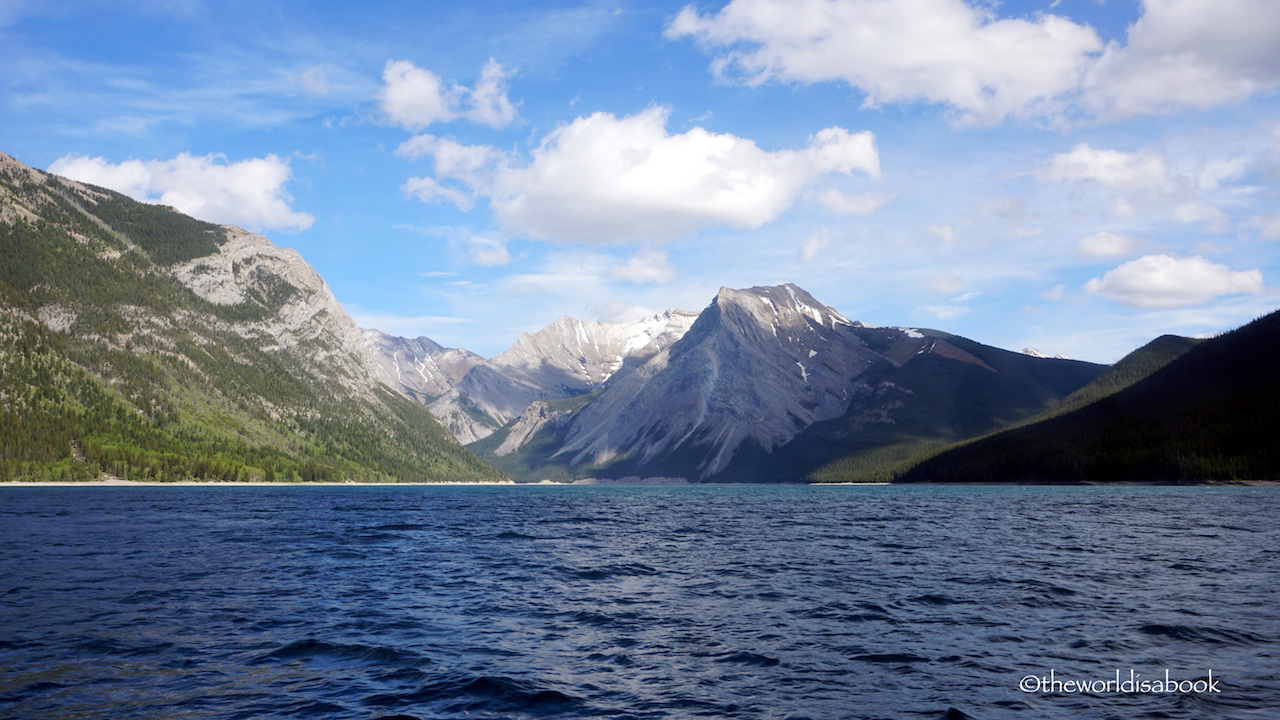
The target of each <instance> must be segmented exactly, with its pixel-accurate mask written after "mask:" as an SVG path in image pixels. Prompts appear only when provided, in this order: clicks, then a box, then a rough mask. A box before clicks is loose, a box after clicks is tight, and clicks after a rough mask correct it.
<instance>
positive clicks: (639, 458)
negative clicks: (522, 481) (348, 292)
mask: <svg viewBox="0 0 1280 720" xmlns="http://www.w3.org/2000/svg"><path fill="white" fill-rule="evenodd" d="M557 334H560V333H557ZM1102 369H1103V368H1102V366H1098V365H1093V364H1090V363H1081V362H1076V361H1070V360H1055V359H1043V358H1034V357H1030V356H1027V355H1023V354H1020V353H1012V352H1007V351H1003V350H998V349H996V348H990V347H987V346H983V345H980V344H978V343H975V342H972V341H970V340H966V339H964V338H959V337H956V336H953V335H948V334H946V333H940V332H937V331H928V330H917V329H908V328H880V327H874V326H871V325H867V324H864V323H860V322H854V321H850V320H849V319H848V318H845V317H844V316H843V315H841V314H840V313H839V312H837V311H836V310H834V309H832V308H830V307H828V306H826V305H824V304H822V303H821V302H819V301H818V300H816V299H815V298H814V297H813V296H811V295H810V294H809V293H807V292H805V291H804V290H803V289H801V288H799V287H796V286H795V285H781V286H776V287H755V288H749V289H746V290H732V289H729V288H723V289H721V290H720V292H719V293H718V294H717V296H716V298H715V299H714V300H713V301H712V303H711V304H710V305H709V306H708V307H707V308H706V309H705V310H703V311H702V312H701V313H700V314H699V315H698V316H697V320H696V321H695V322H694V323H693V324H692V326H691V327H690V328H689V329H688V331H687V332H685V333H684V334H683V335H682V336H681V337H679V339H677V340H675V341H674V342H672V343H671V344H670V345H669V346H667V347H666V348H663V349H660V350H658V351H657V352H656V353H654V354H653V355H652V357H650V358H648V359H647V360H645V361H644V362H642V363H637V364H636V365H635V366H634V367H633V368H632V369H630V370H629V371H628V372H626V373H619V374H617V375H616V376H613V377H609V378H608V380H607V381H605V382H602V383H601V384H600V385H599V387H598V388H597V389H595V390H594V391H592V392H591V393H590V394H589V395H588V394H579V395H577V396H573V395H570V394H568V393H566V394H564V395H562V396H561V397H559V398H553V399H551V401H547V400H546V399H540V400H539V401H536V402H532V403H530V402H528V401H526V400H524V398H521V401H522V402H524V403H525V407H524V408H523V411H522V412H521V414H520V415H519V416H518V417H517V418H516V420H515V422H513V423H510V424H508V425H506V426H504V427H503V428H502V429H501V431H500V432H496V433H493V434H492V436H490V437H487V438H486V439H485V440H484V441H483V442H479V443H474V444H472V445H471V447H472V448H473V449H475V450H476V451H477V452H479V453H480V454H481V455H482V456H484V457H486V458H487V459H490V460H491V461H492V462H494V463H495V464H497V465H499V466H500V467H502V468H504V469H505V470H507V471H508V472H510V473H512V474H515V475H517V476H523V477H526V478H534V477H538V476H555V477H562V478H563V477H581V476H584V475H592V476H597V477H622V476H631V475H639V476H678V477H685V478H688V479H691V480H698V481H783V482H797V481H803V480H805V479H806V477H807V476H808V475H809V473H811V472H813V471H814V470H816V469H817V468H819V467H821V466H823V465H825V464H827V463H831V462H833V461H839V460H840V459H842V458H848V457H850V456H858V455H861V454H865V453H867V452H872V451H876V450H880V449H883V448H885V447H888V446H895V445H900V444H902V443H919V442H922V441H926V442H932V443H934V444H939V445H940V444H945V443H946V442H950V441H953V440H956V439H959V438H963V437H971V436H974V435H978V434H982V433H985V432H990V431H991V430H994V429H996V428H998V427H1002V426H1004V425H1007V424H1009V423H1011V422H1015V421H1018V420H1021V419H1024V418H1026V417H1030V416H1031V415H1034V414H1035V413H1037V412H1040V411H1042V410H1044V409H1046V408H1048V407H1051V406H1053V405H1055V404H1056V403H1057V402H1059V401H1060V400H1061V399H1062V398H1063V397H1064V396H1065V395H1067V394H1068V393H1070V392H1072V391H1074V390H1076V389H1077V388H1079V387H1080V386H1081V385H1083V384H1085V383H1086V382H1088V381H1089V380H1090V379H1092V378H1093V377H1094V376H1096V375H1097V374H1098V373H1099V372H1100V371H1101V370H1102ZM474 372H475V371H473V374H474ZM468 380H470V376H468ZM465 384H466V381H464V383H463V384H462V385H465ZM462 385H459V386H458V388H455V390H457V391H459V392H460V394H461V392H462V391H463V387H462ZM516 404H517V405H518V404H519V403H516ZM508 413H509V415H508V416H514V415H515V411H513V410H512V409H509V410H508Z"/></svg>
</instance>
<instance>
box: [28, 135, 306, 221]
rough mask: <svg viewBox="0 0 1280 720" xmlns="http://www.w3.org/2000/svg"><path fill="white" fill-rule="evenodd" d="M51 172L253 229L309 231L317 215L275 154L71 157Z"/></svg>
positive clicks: (144, 200)
mask: <svg viewBox="0 0 1280 720" xmlns="http://www.w3.org/2000/svg"><path fill="white" fill-rule="evenodd" d="M49 172H51V173H54V174H55V175H62V176H64V177H68V178H71V179H72V180H79V181H81V182H86V183H91V184H94V185H101V186H102V187H106V188H110V189H112V190H115V191H117V192H121V193H124V194H125V195H128V196H129V197H131V198H133V199H135V200H139V201H142V202H149V203H159V204H161V205H170V206H172V207H174V208H176V209H177V210H178V211H180V212H183V213H186V214H187V215H190V216H192V217H195V218H199V219H201V220H206V221H208V222H214V223H220V224H227V225H239V226H242V227H245V228H248V229H250V230H259V231H260V230H306V229H307V228H309V227H311V224H312V223H313V222H315V217H314V216H312V215H310V214H307V213H303V212H297V211H295V210H294V209H293V208H292V207H290V204H291V203H292V202H293V198H292V197H291V196H290V195H289V193H287V192H286V191H285V189H284V186H285V183H287V182H288V181H289V178H290V177H291V174H292V170H291V169H290V167H289V163H288V161H286V160H282V159H280V158H279V157H276V156H275V155H268V156H267V157H265V158H250V159H248V160H240V161H237V162H230V163H229V162H227V159H226V156H224V155H217V154H215V155H205V156H195V155H190V154H188V153H182V154H180V155H178V156H177V157H174V158H172V159H170V160H126V161H125V162H121V163H111V162H108V161H107V160H106V159H105V158H101V157H87V156H79V155H67V156H65V157H62V158H59V159H57V160H55V161H54V162H53V164H51V165H50V166H49Z"/></svg>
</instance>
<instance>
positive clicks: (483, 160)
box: [396, 134, 507, 210]
mask: <svg viewBox="0 0 1280 720" xmlns="http://www.w3.org/2000/svg"><path fill="white" fill-rule="evenodd" d="M396 154H397V155H399V156H400V157H407V158H420V157H431V158H432V159H434V160H435V175H436V177H435V178H434V179H433V178H412V179H410V181H409V182H410V183H415V184H416V185H419V186H422V188H423V189H424V190H425V191H424V192H414V191H413V190H410V189H409V188H407V187H406V189H405V191H406V192H410V193H411V194H413V195H415V196H416V197H418V199H419V200H422V201H423V202H427V203H429V202H434V201H435V200H437V199H444V200H448V201H449V202H452V203H453V204H455V205H457V206H458V207H459V208H460V209H462V210H469V209H470V208H471V206H472V205H473V204H474V201H475V196H476V195H477V194H479V193H482V192H485V191H487V189H488V188H489V186H490V185H491V184H492V182H493V175H494V173H495V172H496V171H497V168H498V166H499V164H500V163H502V162H504V161H505V160H506V159H507V155H506V154H505V153H502V152H499V151H498V150H495V149H494V148H492V147H489V146H488V145H463V144H461V143H459V142H457V141H455V140H450V139H447V138H439V137H436V136H434V135H427V134H423V135H417V136H414V137H412V138H410V139H408V140H406V141H404V142H403V143H401V144H400V147H399V148H397V149H396ZM440 180H449V181H453V185H450V186H446V185H444V184H443V183H442V182H440ZM407 185H408V183H406V186H407Z"/></svg>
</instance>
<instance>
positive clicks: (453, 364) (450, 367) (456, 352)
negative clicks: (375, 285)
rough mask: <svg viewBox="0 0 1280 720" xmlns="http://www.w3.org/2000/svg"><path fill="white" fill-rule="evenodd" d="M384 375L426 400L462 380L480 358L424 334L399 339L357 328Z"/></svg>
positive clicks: (415, 397)
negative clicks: (444, 345)
mask: <svg viewBox="0 0 1280 720" xmlns="http://www.w3.org/2000/svg"><path fill="white" fill-rule="evenodd" d="M361 334H362V335H363V336H364V344H365V347H366V348H367V349H368V350H369V351H370V352H372V353H373V356H374V357H375V358H376V359H377V361H378V364H379V365H380V366H381V371H382V374H383V376H384V377H386V378H389V379H391V384H392V386H393V387H396V388H397V389H399V390H400V392H402V393H404V394H405V395H408V396H409V397H411V398H413V399H414V400H417V401H419V402H421V403H430V402H431V401H433V400H435V399H436V398H438V397H440V396H441V395H443V394H445V393H446V392H448V391H449V390H450V388H452V387H453V386H455V385H457V384H458V383H459V382H461V381H462V378H463V377H465V376H466V374H467V373H468V372H470V371H471V368H473V367H475V366H477V365H479V364H481V363H483V362H484V358H482V357H480V356H479V355H476V354H475V353H473V352H471V351H470V350H463V349H460V348H447V347H443V346H442V345H440V344H439V343H437V342H436V341H434V340H432V339H431V338H427V337H419V338H403V337H396V336H394V335H388V334H387V333H384V332H382V331H380V330H361Z"/></svg>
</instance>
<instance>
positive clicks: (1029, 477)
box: [900, 312, 1280, 483]
mask: <svg viewBox="0 0 1280 720" xmlns="http://www.w3.org/2000/svg"><path fill="white" fill-rule="evenodd" d="M1187 344H1188V341H1186V339H1185V338H1160V339H1158V340H1157V341H1155V343H1153V345H1155V347H1152V346H1150V345H1149V346H1147V347H1146V348H1144V349H1143V350H1144V352H1142V353H1140V354H1139V355H1138V356H1137V358H1135V360H1134V362H1133V363H1130V365H1131V369H1132V368H1138V369H1137V370H1136V371H1135V374H1137V375H1140V373H1141V365H1142V364H1143V363H1151V362H1155V363H1156V364H1159V362H1160V360H1161V358H1162V357H1167V356H1168V355H1170V354H1176V358H1175V359H1172V360H1170V361H1168V362H1165V363H1164V365H1163V367H1161V368H1160V369H1158V370H1155V371H1154V372H1151V373H1150V374H1149V375H1147V376H1145V377H1142V379H1140V380H1138V381H1136V382H1133V383H1132V384H1129V385H1128V386H1126V387H1123V389H1120V390H1118V391H1116V392H1114V393H1111V394H1109V395H1104V396H1102V397H1100V398H1099V399H1097V400H1095V401H1093V402H1089V403H1087V404H1084V405H1083V406H1081V407H1078V408H1077V409H1075V410H1073V411H1071V412H1068V413H1065V414H1063V415H1059V416H1056V417H1052V418H1050V419H1047V420H1044V421H1042V422H1037V423H1034V424H1030V425H1027V426H1024V427H1020V428H1015V429H1012V430H1008V431H1006V432H1002V433H997V434H995V435H993V436H991V437H988V438H983V439H982V440H978V441H975V442H973V443H969V444H967V445H964V446H961V447H957V448H953V449H951V450H948V451H947V452H944V453H941V454H939V455H937V456H936V457H933V458H931V459H930V460H928V461H926V462H924V463H921V464H920V465H918V466H916V467H914V468H912V469H911V470H909V471H908V472H906V473H905V474H904V475H903V476H902V477H901V478H900V480H901V481H902V482H1063V483H1081V482H1125V481H1147V482H1178V481H1190V482H1200V481H1233V480H1236V481H1238V480H1275V479H1276V478H1277V477H1280V453H1278V452H1276V438H1277V437H1280V410H1277V408H1280V373H1277V372H1276V370H1277V367H1278V363H1277V358H1278V357H1280V312H1277V313H1271V314H1270V315H1267V316H1265V317H1262V318H1259V319H1258V320H1255V321H1254V322H1252V323H1250V324H1248V325H1246V326H1244V327H1242V328H1239V329H1237V330H1233V331H1232V332H1229V333H1227V334H1225V335H1222V336H1219V337H1216V338H1213V339H1211V340H1205V341H1202V342H1199V343H1196V344H1195V345H1194V347H1190V348H1189V349H1185V350H1183V351H1182V352H1181V353H1179V350H1180V349H1182V348H1184V347H1185V346H1186V345H1187ZM1121 364H1123V363H1118V364H1117V368H1120V366H1121Z"/></svg>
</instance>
